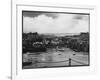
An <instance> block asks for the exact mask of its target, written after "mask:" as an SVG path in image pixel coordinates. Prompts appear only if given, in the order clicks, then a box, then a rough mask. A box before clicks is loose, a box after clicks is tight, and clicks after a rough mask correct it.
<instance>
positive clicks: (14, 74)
mask: <svg viewBox="0 0 100 80" xmlns="http://www.w3.org/2000/svg"><path fill="white" fill-rule="evenodd" d="M43 5H44V4H43ZM43 5H37V4H31V3H30V4H24V3H23V4H19V3H12V7H13V8H12V14H11V18H12V23H11V24H12V53H11V78H12V80H14V79H15V78H21V79H23V78H24V77H26V76H25V75H26V74H24V75H23V73H28V74H29V75H27V76H28V78H30V77H31V78H34V77H36V78H37V77H39V75H37V74H39V72H40V71H41V73H40V75H42V73H43V76H45V75H47V74H46V73H44V72H47V73H48V75H49V74H52V72H50V73H49V71H50V70H51V71H54V70H55V72H54V73H53V74H54V75H56V73H58V74H59V72H60V71H61V70H62V71H61V73H63V74H64V73H67V74H68V75H69V74H70V75H72V74H74V73H77V74H78V73H85V72H86V73H92V72H93V73H94V72H95V71H96V64H92V63H93V62H95V60H96V56H94V55H93V56H92V55H91V54H90V53H89V55H90V57H89V66H87V67H86V66H84V67H80V69H76V68H74V67H69V68H70V70H68V69H69V68H68V67H67V68H68V69H67V68H64V67H63V68H64V69H63V68H59V69H58V68H57V69H56V68H54V69H53V68H52V69H49V70H48V69H42V70H41V69H38V70H34V74H36V76H32V75H30V74H32V71H33V70H32V69H30V70H32V71H30V70H24V71H23V70H22V67H21V68H20V67H19V66H21V65H19V62H20V59H18V57H19V55H20V54H19V53H18V49H19V44H18V41H20V38H21V37H22V36H21V35H20V34H19V27H18V26H19V25H20V24H19V23H21V22H22V21H21V20H20V19H19V17H21V15H19V14H20V11H22V10H23V8H22V9H21V7H23V6H27V7H32V9H33V8H34V7H38V9H39V8H41V7H43V8H46V9H47V8H51V9H52V8H55V9H56V8H58V9H59V8H60V9H64V10H66V9H71V10H72V9H74V10H78V9H79V10H83V11H84V10H86V11H89V14H90V17H89V18H90V26H89V28H90V27H91V28H92V30H91V29H89V30H90V31H89V32H90V39H91V38H92V39H93V40H94V38H95V34H93V31H94V32H95V28H94V26H95V9H94V7H92V8H90V7H89V8H88V7H87V8H84V7H82V8H81V7H73V6H72V7H71V6H70V7H68V6H66V7H65V6H62V5H61V6H59V5H57V6H54V5H51V4H50V5H49V6H47V5H44V6H43ZM19 9H21V10H19ZM32 9H31V10H32ZM46 9H44V10H46ZM41 11H43V10H41ZM47 11H50V10H47ZM54 11H55V12H56V10H54ZM59 12H60V11H59ZM72 13H73V12H72ZM21 14H22V13H21ZM93 19H94V20H93ZM20 21H21V22H20ZM20 26H21V25H20ZM19 37H20V38H19ZM90 43H93V41H91V40H90ZM91 45H92V46H93V45H94V47H93V48H95V43H94V44H91ZM91 45H90V49H93V48H92V47H91ZM21 47H22V46H20V48H21ZM92 51H93V52H95V51H96V50H95V49H93V50H92ZM90 52H91V50H90ZM95 53H96V52H95ZM91 56H92V57H91ZM91 58H92V60H91ZM91 62H92V63H91ZM91 66H92V67H91ZM19 68H20V69H19ZM78 68H79V66H78ZM85 68H86V70H88V71H84V70H85ZM65 69H66V71H68V72H66V71H65V72H64V70H65ZM81 69H83V70H82V71H83V72H82V71H80V70H81ZM73 70H74V71H73ZM69 71H70V72H69ZM86 73H85V74H86ZM53 74H52V76H53ZM59 75H60V74H59ZM40 77H42V76H40Z"/></svg>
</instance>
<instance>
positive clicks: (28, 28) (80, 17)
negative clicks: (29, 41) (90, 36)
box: [23, 11, 89, 33]
mask: <svg viewBox="0 0 100 80" xmlns="http://www.w3.org/2000/svg"><path fill="white" fill-rule="evenodd" d="M88 31H89V15H88V14H72V13H52V12H39V11H23V32H24V33H29V32H38V33H80V32H88Z"/></svg>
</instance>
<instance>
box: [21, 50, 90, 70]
mask: <svg viewBox="0 0 100 80" xmlns="http://www.w3.org/2000/svg"><path fill="white" fill-rule="evenodd" d="M69 58H72V59H75V60H78V61H81V62H84V63H85V64H88V55H84V53H82V52H74V51H72V50H70V49H68V48H66V49H64V51H56V50H55V49H51V50H50V49H49V50H47V52H37V53H26V54H23V62H29V61H31V62H32V65H28V66H24V68H38V67H52V66H68V64H69V61H68V60H69ZM61 61H62V62H61ZM71 64H72V65H82V64H79V63H76V62H73V61H72V62H71Z"/></svg>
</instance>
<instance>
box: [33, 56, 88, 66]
mask: <svg viewBox="0 0 100 80" xmlns="http://www.w3.org/2000/svg"><path fill="white" fill-rule="evenodd" d="M72 61H73V62H76V63H79V64H81V65H88V64H86V63H83V62H80V61H77V60H74V59H71V58H69V59H68V60H63V61H55V62H38V61H34V62H33V63H32V64H37V63H62V62H68V66H72Z"/></svg>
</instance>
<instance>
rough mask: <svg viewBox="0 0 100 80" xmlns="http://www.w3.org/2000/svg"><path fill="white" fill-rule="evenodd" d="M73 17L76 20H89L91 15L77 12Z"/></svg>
mask: <svg viewBox="0 0 100 80" xmlns="http://www.w3.org/2000/svg"><path fill="white" fill-rule="evenodd" d="M73 19H75V20H89V15H80V14H76V15H75V16H74V17H73Z"/></svg>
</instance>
